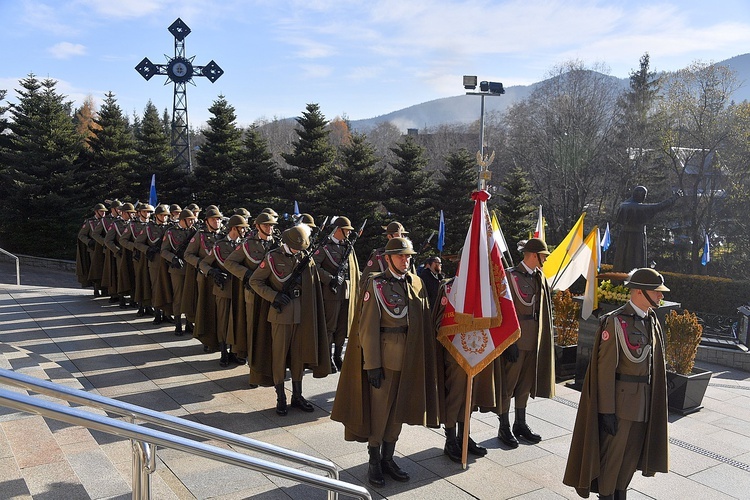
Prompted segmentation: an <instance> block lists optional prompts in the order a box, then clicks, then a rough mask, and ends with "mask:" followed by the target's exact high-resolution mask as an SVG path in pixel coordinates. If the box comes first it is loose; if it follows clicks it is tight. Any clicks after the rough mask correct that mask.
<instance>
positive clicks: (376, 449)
mask: <svg viewBox="0 0 750 500" xmlns="http://www.w3.org/2000/svg"><path fill="white" fill-rule="evenodd" d="M367 453H368V454H369V455H370V461H369V464H370V465H369V467H368V468H367V480H368V481H369V482H370V484H371V485H373V486H375V487H376V488H382V487H383V486H385V478H384V477H383V468H382V467H381V465H380V464H381V459H380V446H368V447H367Z"/></svg>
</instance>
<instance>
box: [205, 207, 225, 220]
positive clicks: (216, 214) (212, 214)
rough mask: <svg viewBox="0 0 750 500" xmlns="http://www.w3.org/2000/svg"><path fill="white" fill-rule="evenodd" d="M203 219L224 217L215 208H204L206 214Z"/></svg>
mask: <svg viewBox="0 0 750 500" xmlns="http://www.w3.org/2000/svg"><path fill="white" fill-rule="evenodd" d="M203 217H204V218H205V219H210V218H212V217H224V214H222V213H221V212H220V211H219V209H218V208H216V206H214V207H213V208H206V213H205V214H204V215H203Z"/></svg>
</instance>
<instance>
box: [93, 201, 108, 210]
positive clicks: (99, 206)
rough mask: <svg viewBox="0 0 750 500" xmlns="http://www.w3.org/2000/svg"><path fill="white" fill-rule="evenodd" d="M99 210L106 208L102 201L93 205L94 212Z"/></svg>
mask: <svg viewBox="0 0 750 500" xmlns="http://www.w3.org/2000/svg"><path fill="white" fill-rule="evenodd" d="M100 210H107V207H105V206H104V203H97V204H96V205H94V212H99V211H100Z"/></svg>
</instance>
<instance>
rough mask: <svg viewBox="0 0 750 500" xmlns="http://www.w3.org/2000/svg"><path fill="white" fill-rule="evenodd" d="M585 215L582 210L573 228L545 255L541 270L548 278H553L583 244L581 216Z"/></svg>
mask: <svg viewBox="0 0 750 500" xmlns="http://www.w3.org/2000/svg"><path fill="white" fill-rule="evenodd" d="M584 217H586V212H583V213H582V214H581V216H580V217H579V218H578V222H576V223H575V225H574V226H573V229H571V230H570V232H569V233H568V235H567V236H566V237H565V238H563V240H562V241H561V242H560V244H559V245H557V248H555V250H554V251H553V252H552V253H551V254H550V255H549V256H548V257H547V260H546V261H545V262H544V266H543V267H542V271H544V275H545V276H546V277H547V279H548V280H551V279H552V278H554V277H555V276H556V275H557V274H558V273H560V272H562V271H563V270H564V269H565V267H566V266H567V265H568V262H570V258H571V257H572V256H573V254H574V253H576V250H578V247H580V246H581V245H582V244H583V218H584Z"/></svg>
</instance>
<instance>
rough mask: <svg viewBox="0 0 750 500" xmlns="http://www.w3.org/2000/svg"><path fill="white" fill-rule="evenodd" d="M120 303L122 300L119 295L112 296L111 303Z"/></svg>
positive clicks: (110, 297)
mask: <svg viewBox="0 0 750 500" xmlns="http://www.w3.org/2000/svg"><path fill="white" fill-rule="evenodd" d="M119 301H120V298H119V297H118V296H117V295H110V296H109V303H110V304H115V303H117V302H119Z"/></svg>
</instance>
